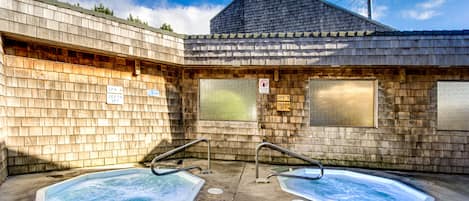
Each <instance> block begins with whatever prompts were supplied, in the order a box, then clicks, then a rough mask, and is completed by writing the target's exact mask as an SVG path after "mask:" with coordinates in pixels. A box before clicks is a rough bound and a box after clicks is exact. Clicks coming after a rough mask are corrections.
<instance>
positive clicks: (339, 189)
mask: <svg viewBox="0 0 469 201" xmlns="http://www.w3.org/2000/svg"><path fill="white" fill-rule="evenodd" d="M288 174H295V175H303V176H317V175H318V174H319V170H317V169H298V170H294V171H292V172H289V173H288ZM278 180H279V182H280V185H281V187H282V189H283V190H285V191H287V192H290V193H292V194H295V195H298V196H301V197H304V198H307V199H310V200H317V201H329V200H341V201H342V200H343V201H393V200H396V201H397V200H399V201H401V200H405V201H413V200H416V201H420V200H421V201H433V200H434V198H433V197H431V196H429V195H426V194H425V193H423V192H420V191H418V190H416V189H414V188H411V187H410V186H407V185H405V184H403V183H400V182H397V181H394V180H391V179H386V178H382V177H376V176H371V175H366V174H361V173H356V172H351V171H346V170H329V169H327V170H325V171H324V176H323V177H322V178H321V179H319V180H305V179H296V178H288V177H278Z"/></svg>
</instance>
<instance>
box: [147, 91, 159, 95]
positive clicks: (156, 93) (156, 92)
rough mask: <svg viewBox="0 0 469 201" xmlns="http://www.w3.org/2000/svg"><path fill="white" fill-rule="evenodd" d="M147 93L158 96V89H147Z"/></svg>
mask: <svg viewBox="0 0 469 201" xmlns="http://www.w3.org/2000/svg"><path fill="white" fill-rule="evenodd" d="M147 95H148V96H160V91H158V90H157V89H149V90H148V91H147Z"/></svg>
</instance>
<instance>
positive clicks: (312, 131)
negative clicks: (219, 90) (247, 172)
mask: <svg viewBox="0 0 469 201" xmlns="http://www.w3.org/2000/svg"><path fill="white" fill-rule="evenodd" d="M273 74H274V71H273V70H252V69H244V70H241V69H240V70H216V69H213V70H210V69H197V70H196V69H194V70H185V71H184V79H183V80H184V81H183V95H182V97H183V105H184V112H183V115H184V128H185V135H186V138H188V139H195V138H198V137H208V138H211V139H212V146H213V149H212V150H213V153H214V155H213V157H214V158H216V159H225V160H248V161H252V160H254V149H255V145H256V144H258V143H260V142H262V140H265V141H268V142H272V143H275V144H279V145H281V146H284V147H287V148H289V149H291V150H293V151H297V152H300V153H302V154H305V155H306V156H308V157H312V158H316V159H320V160H321V161H322V162H324V163H325V164H327V165H339V166H358V167H368V168H384V169H400V170H414V171H432V172H433V171H434V172H448V173H469V160H468V158H469V144H468V142H469V137H468V132H461V131H453V132H450V131H438V130H437V129H436V115H437V114H436V97H435V96H436V81H437V80H469V69H464V68H461V69H447V68H446V69H445V68H425V67H419V68H412V67H409V68H405V67H402V68H335V69H334V68H317V69H311V68H310V69H298V70H286V69H284V70H280V81H279V82H275V81H273ZM201 78H240V79H244V78H270V85H271V93H270V94H269V95H258V98H257V100H258V102H257V105H258V111H257V114H258V121H257V122H250V123H246V122H219V121H198V120H197V104H198V103H197V101H196V100H197V93H198V79H201ZM312 78H323V79H357V78H358V79H360V78H363V79H370V78H371V79H377V80H378V82H379V89H378V91H379V92H378V95H379V99H378V104H379V105H378V110H379V111H378V128H352V127H310V126H309V122H310V121H309V107H310V104H309V98H308V95H307V91H308V80H309V79H312ZM276 94H288V95H291V98H292V99H291V100H292V111H291V112H277V111H276V109H275V95H276ZM205 151H206V150H205V147H203V146H199V147H196V148H193V149H190V152H191V154H192V155H193V156H197V157H201V158H203V157H204V156H205V155H204V154H205ZM263 160H264V161H269V162H277V163H296V162H298V161H296V160H292V159H291V158H289V157H284V156H282V155H281V154H279V153H276V152H270V151H263Z"/></svg>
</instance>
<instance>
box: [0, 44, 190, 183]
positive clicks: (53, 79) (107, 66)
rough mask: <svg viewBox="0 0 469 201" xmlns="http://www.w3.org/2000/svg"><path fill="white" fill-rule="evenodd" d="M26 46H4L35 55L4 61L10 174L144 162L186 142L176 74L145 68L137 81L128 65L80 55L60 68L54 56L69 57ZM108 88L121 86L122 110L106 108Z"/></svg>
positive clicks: (169, 69) (167, 69)
mask: <svg viewBox="0 0 469 201" xmlns="http://www.w3.org/2000/svg"><path fill="white" fill-rule="evenodd" d="M29 47H30V48H29V51H27V50H26V49H24V48H22V47H18V46H17V45H13V46H8V47H7V48H6V52H8V53H10V54H15V55H25V56H33V57H36V58H27V57H22V56H14V55H6V56H5V65H4V67H5V77H6V78H5V80H6V97H5V100H6V105H7V109H6V126H7V128H8V129H7V131H8V132H7V135H8V138H7V144H6V145H7V147H8V171H9V173H10V174H12V175H14V174H22V173H30V172H42V171H48V170H55V169H65V168H69V167H86V166H99V165H110V164H118V163H129V162H139V161H144V160H145V161H146V160H151V158H152V156H154V155H155V154H156V153H161V152H163V151H166V150H168V149H170V148H174V147H175V146H178V145H180V144H183V143H184V133H183V130H182V116H181V99H180V89H179V84H178V82H179V70H178V69H177V68H174V67H171V66H166V65H160V64H153V63H148V62H142V64H141V75H139V76H134V75H133V68H134V61H133V60H128V59H123V58H113V57H110V58H107V59H103V58H106V57H104V56H96V55H93V54H86V53H79V52H78V53H74V54H73V55H75V56H76V57H73V58H71V57H67V58H68V59H66V61H67V62H68V63H64V62H59V61H60V60H62V59H63V58H65V57H63V58H62V57H61V55H58V54H57V52H62V53H63V52H68V53H69V54H71V53H70V52H74V51H67V50H65V49H55V50H53V51H52V49H54V48H50V49H48V50H47V51H46V50H45V49H38V47H40V46H29ZM41 58H43V59H41ZM44 59H48V60H44ZM51 60H59V61H51ZM80 64H87V65H80ZM107 85H113V86H122V87H123V88H124V104H123V105H108V104H106V87H107ZM149 89H157V90H159V91H160V93H161V96H160V97H149V96H147V90H149Z"/></svg>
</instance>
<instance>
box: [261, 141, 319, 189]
mask: <svg viewBox="0 0 469 201" xmlns="http://www.w3.org/2000/svg"><path fill="white" fill-rule="evenodd" d="M262 147H268V148H270V149H272V150H275V151H278V152H282V153H285V154H287V155H289V156H291V157H294V158H298V159H301V160H303V161H306V162H308V163H310V164H312V165H317V166H318V167H319V168H320V169H321V172H320V174H319V176H317V177H306V176H298V175H292V174H282V173H273V174H270V175H269V176H267V178H265V179H263V180H262V179H259V151H260V150H261V148H262ZM323 175H324V168H323V166H322V164H321V162H319V161H317V160H313V159H311V158H308V157H306V156H303V155H300V154H297V153H295V152H292V151H290V150H288V149H285V148H283V147H280V146H278V145H275V144H272V143H269V142H263V143H260V144H258V145H257V146H256V182H258V183H261V182H268V179H269V178H270V177H272V176H282V177H291V178H298V179H309V180H316V179H321V177H322V176H323Z"/></svg>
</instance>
